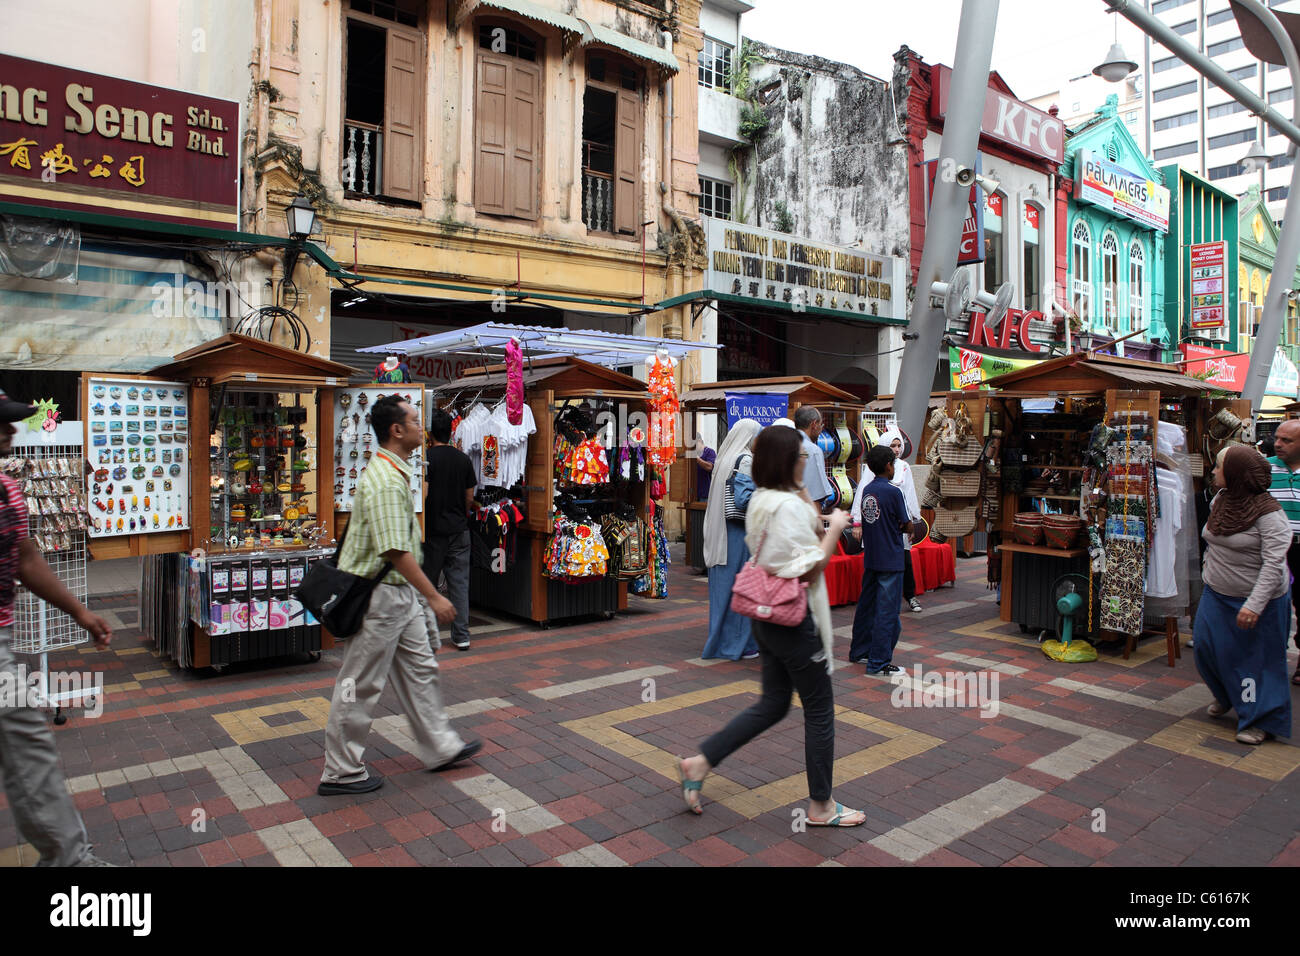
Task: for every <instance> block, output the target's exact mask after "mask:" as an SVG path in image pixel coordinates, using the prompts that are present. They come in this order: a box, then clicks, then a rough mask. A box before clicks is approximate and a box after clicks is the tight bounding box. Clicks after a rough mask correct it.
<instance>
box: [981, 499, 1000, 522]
mask: <svg viewBox="0 0 1300 956" xmlns="http://www.w3.org/2000/svg"><path fill="white" fill-rule="evenodd" d="M1001 513H1002V507H1001V502H999V501H998V499H997V498H985V499H984V517H985V518H987V519H988V520H989V521H997V520H998V515H999V514H1001Z"/></svg>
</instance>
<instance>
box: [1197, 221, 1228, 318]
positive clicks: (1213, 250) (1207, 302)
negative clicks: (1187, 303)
mask: <svg viewBox="0 0 1300 956" xmlns="http://www.w3.org/2000/svg"><path fill="white" fill-rule="evenodd" d="M1227 261H1228V244H1227V243H1226V242H1200V243H1195V244H1193V245H1192V328H1194V329H1219V328H1223V325H1224V322H1225V316H1226V315H1227V311H1226V309H1227V302H1226V300H1225V298H1224V297H1225V295H1226V289H1225V288H1224V284H1223V283H1224V270H1225V268H1226V263H1227Z"/></svg>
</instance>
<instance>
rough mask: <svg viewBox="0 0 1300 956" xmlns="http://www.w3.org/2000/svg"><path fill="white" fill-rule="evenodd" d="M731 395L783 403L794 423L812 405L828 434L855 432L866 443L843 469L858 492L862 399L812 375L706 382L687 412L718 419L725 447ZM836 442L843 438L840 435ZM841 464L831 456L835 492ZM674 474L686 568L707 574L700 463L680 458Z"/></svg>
mask: <svg viewBox="0 0 1300 956" xmlns="http://www.w3.org/2000/svg"><path fill="white" fill-rule="evenodd" d="M728 392H744V393H746V394H756V395H771V396H773V397H779V398H782V399H784V400H785V401H786V403H787V410H786V414H785V417H786V418H790V419H793V418H794V413H795V412H796V411H798V409H799V407H800V406H802V405H812V406H813V407H814V408H816V409H818V410H819V411H821V413H822V417H823V418H824V419H825V429H827V430H829V429H831V428H832V427H834V426H837V425H839V424H841V423H842V424H843V425H844V426H845V427H846V429H847V430H848V431H849V432H850V433H851V434H850V442H852V437H851V436H852V434H856V435H857V436H858V441H859V443H862V444H863V447H862V449H861V451H860V452H859V454H858V455H857V456H853V455H852V454H850V457H852V458H853V460H852V461H851V462H846V463H845V464H844V467H845V472H844V474H845V477H846V478H847V480H848V482H849V483H850V484H851V485H852V488H853V489H854V490H856V489H857V486H858V482H859V481H860V479H861V477H862V468H863V467H865V465H864V456H863V452H865V448H866V446H865V443H864V442H863V441H862V438H863V428H864V426H865V424H866V422H864V420H863V414H864V412H865V411H866V405H865V404H864V403H863V402H861V401H860V400H859V399H858V398H857V396H855V395H853V394H851V393H849V392H846V391H844V390H843V389H840V388H836V387H835V386H834V385H830V384H828V383H827V382H823V381H821V380H820V379H816V378H813V377H812V376H809V375H789V376H782V377H779V378H754V379H740V380H737V381H728V382H701V383H699V384H697V385H695V386H693V387H692V388H691V389H690V390H689V391H687V392H686V393H685V394H684V395H683V396H682V399H681V406H682V411H683V412H691V413H695V414H697V415H698V414H713V415H716V416H717V420H718V428H717V435H718V437H717V442H718V445H719V446H721V444H722V440H723V438H724V437H725V435H726V422H727V407H726V398H727V393H728ZM873 427H874V425H873ZM823 434H824V435H826V437H827V444H828V445H829V446H831V447H832V448H836V447H838V444H837V443H836V441H832V440H831V439H830V437H829V434H828V432H827V431H826V430H824V431H823ZM836 438H837V439H838V438H839V436H838V435H837V436H836ZM839 464H840V463H839V462H838V461H832V460H831V458H830V456H829V455H828V456H827V459H826V470H827V478H828V480H830V481H831V486H832V487H836V482H835V481H834V479H833V477H832V475H833V473H834V469H835V468H837V467H838V466H839ZM671 475H672V479H671V481H670V483H669V484H670V487H671V498H672V500H673V501H674V502H676V503H678V504H680V505H682V506H683V507H684V509H685V511H686V521H685V525H686V563H687V564H688V565H689V566H690V567H693V568H695V569H696V570H699V571H703V570H704V543H703V535H704V512H705V510H706V507H707V503H706V502H703V501H697V500H696V497H697V494H696V490H697V487H698V485H697V481H698V474H697V470H696V460H695V458H693V457H682V458H679V459H678V460H677V462H676V464H674V465H673V466H672V469H671ZM714 478H715V479H716V480H722V479H721V477H720V476H716V475H715V476H714ZM840 506H841V507H848V506H849V505H848V503H844V504H841V505H840Z"/></svg>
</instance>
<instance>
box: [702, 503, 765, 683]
mask: <svg viewBox="0 0 1300 956" xmlns="http://www.w3.org/2000/svg"><path fill="white" fill-rule="evenodd" d="M748 560H749V549H748V548H746V547H745V526H744V525H743V524H742V523H741V522H739V521H728V522H727V563H726V564H719V565H717V566H715V567H712V568H709V639H708V641H707V642H706V643H705V645H704V653H703V654H701V655H700V656H701V657H702V658H704V659H705V660H711V659H713V658H716V657H725V658H727V659H728V660H733V661H738V660H740V658H741V656H742V655H744V654H757V653H758V643H757V642H756V641H755V640H754V635H753V633H752V632H751V630H750V624H751V622H750V619H749V618H747V617H745V616H744V615H743V614H736V613H734V612H733V611H732V610H731V585H732V584H733V583H734V582H735V580H736V575H737V574H739V573H740V569H741V566H742V565H744V563H745V562H746V561H748Z"/></svg>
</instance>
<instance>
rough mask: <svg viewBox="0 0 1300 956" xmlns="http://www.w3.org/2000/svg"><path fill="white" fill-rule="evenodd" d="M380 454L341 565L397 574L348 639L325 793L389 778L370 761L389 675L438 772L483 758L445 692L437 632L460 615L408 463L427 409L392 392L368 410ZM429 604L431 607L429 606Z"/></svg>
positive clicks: (332, 719)
mask: <svg viewBox="0 0 1300 956" xmlns="http://www.w3.org/2000/svg"><path fill="white" fill-rule="evenodd" d="M370 420H371V423H372V425H373V427H374V429H375V437H376V438H377V439H378V440H379V446H380V448H379V451H378V452H376V453H375V456H374V457H373V458H372V459H371V461H370V464H369V465H368V466H367V467H366V469H365V473H364V474H363V475H362V476H361V480H360V481H359V482H358V483H357V494H356V497H355V498H354V499H353V504H352V516H351V520H350V522H349V526H348V530H347V536H346V538H345V539H344V542H343V548H342V550H341V553H340V554H339V569H340V570H342V571H347V572H349V573H351V574H356V575H359V576H361V577H373V576H374V575H375V574H377V573H378V572H379V570H380V569H381V568H382V567H383V565H384V563H385V562H388V563H390V564H391V565H392V566H393V570H391V571H389V572H388V573H387V574H386V575H384V578H383V581H382V582H381V583H380V584H379V586H378V587H376V588H375V590H374V594H373V596H372V597H371V599H370V606H369V608H368V609H367V611H366V616H365V619H364V622H363V623H362V625H361V630H360V631H358V632H357V633H356V634H355V635H353V636H352V637H351V638H349V639H348V642H347V650H346V651H345V652H344V654H343V664H342V666H340V668H339V677H338V681H337V682H336V683H335V685H334V698H333V700H332V701H331V702H330V716H329V723H328V724H327V725H326V727H325V770H324V772H323V773H322V774H321V782H320V786H319V787H317V789H316V792H317V793H319V794H320V795H321V796H331V795H335V794H349V793H369V792H370V791H371V790H378V789H379V788H380V787H381V786H382V785H383V782H384V780H383V778H382V777H381V776H379V775H378V774H377V773H375V772H374V771H373V770H369V769H368V768H367V767H366V765H365V763H364V762H363V760H362V756H363V754H364V753H365V749H366V737H367V736H368V735H369V733H370V724H371V722H372V720H373V718H372V717H371V714H372V713H373V712H374V709H375V705H376V704H378V703H379V697H380V695H381V694H382V693H383V691H384V687H385V686H386V685H387V683H388V681H389V679H390V678H391V679H392V682H393V690H395V691H396V692H397V699H398V701H399V702H400V703H401V705H402V709H403V710H404V711H405V712H406V716H407V718H408V719H409V720H410V722H411V736H412V737H413V738H414V739H415V743H416V747H417V752H416V756H418V757H419V758H420V759H421V760H422V761H423V762H424V764H425V766H426V767H429V768H430V769H438V768H441V767H447V766H450V765H452V764H454V763H457V762H458V761H461V760H466V759H468V758H470V757H472V756H473V755H474V754H475V753H477V752H478V750H479V748H480V747H481V746H482V744H481V743H479V742H477V741H476V742H474V743H470V744H466V743H465V741H464V740H462V739H461V738H460V735H459V734H457V733H456V731H454V730H453V729H452V728H451V724H450V722H449V721H448V720H447V714H446V711H445V710H443V706H442V693H441V691H440V690H439V688H438V659H437V658H436V657H435V656H434V653H433V651H434V649H433V645H432V642H431V638H430V632H431V631H432V632H433V633H435V634H436V632H437V626H438V623H439V622H441V623H443V624H448V623H450V622H451V621H452V620H453V619H454V618H455V616H456V609H455V608H454V607H452V604H451V602H450V601H448V600H447V599H446V598H445V597H443V596H442V595H441V594H439V593H438V592H437V590H436V589H435V588H434V586H433V584H431V583H430V581H429V579H428V578H427V577H425V574H424V572H423V571H421V570H420V565H419V559H418V557H417V555H419V554H420V550H421V548H420V528H419V525H418V524H416V521H415V505H414V502H413V501H412V496H411V467H410V465H408V464H407V459H408V458H410V456H411V453H412V452H414V451H415V450H416V449H417V448H419V447H420V446H421V445H423V443H424V429H423V427H421V421H420V412H419V410H418V409H416V408H413V407H412V406H411V405H409V404H408V403H406V402H404V401H402V400H401V399H400V398H398V397H397V396H392V395H386V396H384V397H383V398H381V399H379V400H378V401H377V402H375V404H374V405H373V406H372V407H371V409H370ZM426 601H427V602H428V603H427V605H426V603H425V602H426Z"/></svg>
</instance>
